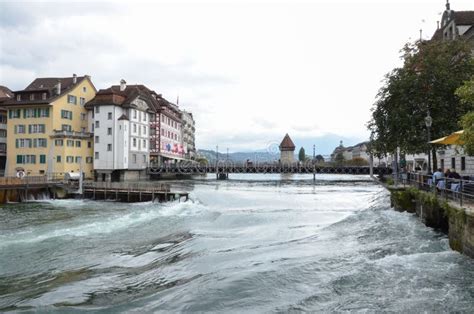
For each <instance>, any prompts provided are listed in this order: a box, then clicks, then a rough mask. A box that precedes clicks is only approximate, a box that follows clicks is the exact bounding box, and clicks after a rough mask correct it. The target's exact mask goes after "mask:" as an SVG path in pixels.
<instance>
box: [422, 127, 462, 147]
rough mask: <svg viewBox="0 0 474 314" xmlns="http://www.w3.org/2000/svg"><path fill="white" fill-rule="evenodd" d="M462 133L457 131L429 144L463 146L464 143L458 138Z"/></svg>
mask: <svg viewBox="0 0 474 314" xmlns="http://www.w3.org/2000/svg"><path fill="white" fill-rule="evenodd" d="M463 133H464V130H461V131H457V132H454V133H451V134H449V135H448V136H445V137H442V138H438V139H436V140H434V141H431V142H430V143H431V144H439V145H462V144H464V141H462V140H461V139H460V138H459V137H460V136H461V134H463Z"/></svg>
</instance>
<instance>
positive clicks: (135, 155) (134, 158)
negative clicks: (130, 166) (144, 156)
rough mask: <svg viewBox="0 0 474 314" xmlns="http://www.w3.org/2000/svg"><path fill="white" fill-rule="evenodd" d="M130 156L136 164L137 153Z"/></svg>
mask: <svg viewBox="0 0 474 314" xmlns="http://www.w3.org/2000/svg"><path fill="white" fill-rule="evenodd" d="M132 158H133V163H134V164H136V163H137V154H133V155H132Z"/></svg>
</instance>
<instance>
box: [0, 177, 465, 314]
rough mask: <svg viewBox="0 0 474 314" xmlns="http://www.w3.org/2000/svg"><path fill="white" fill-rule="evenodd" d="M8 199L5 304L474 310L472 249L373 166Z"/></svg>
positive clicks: (2, 273) (1, 290) (0, 301)
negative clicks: (452, 242) (418, 213)
mask: <svg viewBox="0 0 474 314" xmlns="http://www.w3.org/2000/svg"><path fill="white" fill-rule="evenodd" d="M171 184H172V186H173V188H174V189H178V190H187V191H189V192H190V201H188V202H182V203H178V202H174V203H166V204H158V203H154V204H153V203H141V204H124V203H115V202H94V201H79V200H56V201H41V202H35V203H28V204H9V205H4V206H3V207H2V208H1V209H0V252H1V254H0V310H28V309H33V310H39V311H54V310H58V311H63V312H64V311H84V310H94V311H97V310H103V311H108V312H129V311H136V312H152V311H163V312H178V311H185V312H194V311H212V312H221V313H222V312H224V311H225V312H267V311H280V312H287V311H300V310H302V311H325V312H327V311H357V310H368V311H397V312H401V311H414V310H416V311H430V312H431V311H436V312H444V311H458V312H466V313H467V312H471V313H472V312H473V311H474V284H473V282H474V280H473V279H474V262H473V260H471V259H469V258H467V257H465V256H463V255H461V254H459V253H456V252H454V251H452V250H450V249H449V245H448V240H447V237H446V236H445V235H443V234H441V233H438V232H436V231H434V230H432V229H430V228H426V227H425V226H424V225H422V224H421V223H420V222H419V221H418V219H417V218H416V217H415V216H413V215H411V214H407V213H398V212H395V211H393V210H390V208H389V205H390V202H389V195H388V193H387V192H386V191H385V190H384V189H383V188H382V187H380V186H379V185H377V184H375V183H373V182H372V181H370V180H369V178H368V177H366V176H347V175H346V176H345V175H318V176H317V182H316V184H313V181H312V176H311V175H285V176H280V175H244V174H242V175H231V180H228V181H216V180H214V177H213V176H209V177H208V178H201V179H199V180H196V181H189V180H188V181H173V182H171Z"/></svg>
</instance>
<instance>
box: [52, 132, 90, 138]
mask: <svg viewBox="0 0 474 314" xmlns="http://www.w3.org/2000/svg"><path fill="white" fill-rule="evenodd" d="M51 137H52V138H63V137H68V138H81V139H87V138H92V133H89V132H76V131H64V130H53V134H52V135H51Z"/></svg>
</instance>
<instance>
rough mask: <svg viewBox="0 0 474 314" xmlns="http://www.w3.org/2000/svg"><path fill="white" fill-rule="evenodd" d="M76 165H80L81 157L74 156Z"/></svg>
mask: <svg viewBox="0 0 474 314" xmlns="http://www.w3.org/2000/svg"><path fill="white" fill-rule="evenodd" d="M75 161H76V164H80V163H81V161H82V157H81V156H76V160H75Z"/></svg>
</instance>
